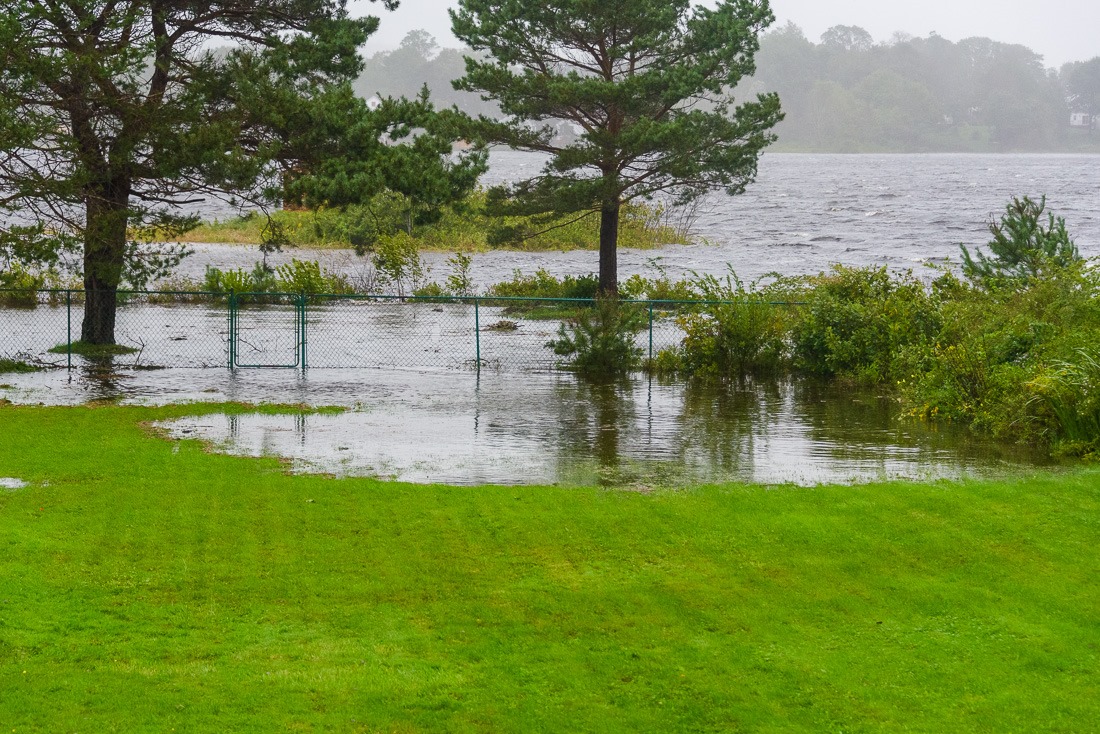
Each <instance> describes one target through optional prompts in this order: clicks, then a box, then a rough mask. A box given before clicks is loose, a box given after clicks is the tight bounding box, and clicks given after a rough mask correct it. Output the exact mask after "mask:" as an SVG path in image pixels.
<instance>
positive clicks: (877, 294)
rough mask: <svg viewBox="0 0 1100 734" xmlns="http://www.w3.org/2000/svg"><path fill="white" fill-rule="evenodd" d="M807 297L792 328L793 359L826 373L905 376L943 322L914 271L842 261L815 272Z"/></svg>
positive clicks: (878, 378)
mask: <svg viewBox="0 0 1100 734" xmlns="http://www.w3.org/2000/svg"><path fill="white" fill-rule="evenodd" d="M803 299H804V302H805V307H804V308H802V309H800V312H799V313H800V318H798V320H797V321H796V322H795V323H794V326H793V329H792V342H793V345H792V346H793V359H794V363H795V365H796V366H797V368H798V369H800V370H801V371H804V372H807V373H810V374H814V375H820V376H824V377H841V378H845V379H851V380H855V381H857V382H861V383H867V384H878V383H885V382H892V381H895V380H897V379H900V378H903V377H905V376H907V375H908V374H909V372H910V370H911V364H910V362H909V360H910V359H912V357H913V354H914V352H915V353H917V354H918V355H919V353H920V351H921V350H922V349H923V348H924V347H925V346H926V345H927V344H928V343H929V341H930V340H931V339H932V338H933V336H934V335H935V334H936V333H937V331H938V330H939V326H940V323H939V314H938V312H937V308H936V304H935V303H934V302H933V300H932V298H931V296H930V294H929V293H928V292H927V290H926V289H925V287H924V285H923V284H922V283H921V282H920V281H918V280H917V279H916V278H914V277H913V275H912V273H907V274H904V275H898V276H895V277H891V275H890V274H889V273H888V272H887V270H886V268H851V267H847V266H843V265H837V266H835V267H834V268H833V269H832V270H831V271H830V272H828V273H823V274H821V275H818V276H815V277H813V278H809V279H808V280H807V281H806V288H805V291H804V294H803Z"/></svg>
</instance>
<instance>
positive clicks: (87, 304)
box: [80, 178, 130, 344]
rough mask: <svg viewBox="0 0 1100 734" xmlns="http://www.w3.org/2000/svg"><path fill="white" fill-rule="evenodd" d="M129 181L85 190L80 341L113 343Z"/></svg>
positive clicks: (117, 180) (127, 208) (111, 182)
mask: <svg viewBox="0 0 1100 734" xmlns="http://www.w3.org/2000/svg"><path fill="white" fill-rule="evenodd" d="M129 203H130V181H129V180H128V179H125V178H114V179H111V180H109V181H108V182H107V183H105V184H103V185H101V186H98V187H96V188H95V189H94V190H93V191H92V192H91V193H89V195H88V198H87V203H86V209H85V211H86V215H87V222H86V223H85V232H84V291H85V294H84V295H85V300H84V321H83V323H82V324H81V326H80V340H81V341H82V342H84V343H86V344H114V343H115V313H116V311H117V307H118V301H117V293H118V285H119V282H120V281H121V280H122V267H123V264H124V261H125V257H126V225H127V220H128V212H129Z"/></svg>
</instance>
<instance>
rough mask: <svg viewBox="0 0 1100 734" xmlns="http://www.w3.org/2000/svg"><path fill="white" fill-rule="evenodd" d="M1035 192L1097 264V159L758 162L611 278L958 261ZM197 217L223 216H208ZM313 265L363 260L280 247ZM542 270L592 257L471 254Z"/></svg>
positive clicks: (510, 166)
mask: <svg viewBox="0 0 1100 734" xmlns="http://www.w3.org/2000/svg"><path fill="white" fill-rule="evenodd" d="M541 160H542V159H541V158H540V157H539V156H536V155H533V154H525V153H515V152H510V151H497V152H494V153H493V154H492V156H491V168H490V171H489V173H488V174H487V175H486V177H485V178H484V180H483V183H484V184H486V185H492V184H495V183H501V182H507V181H515V180H519V179H522V178H525V177H528V176H531V175H533V174H534V173H536V172H537V171H538V169H539V166H540V165H541V163H540V162H541ZM1044 194H1045V195H1046V196H1047V200H1048V207H1049V208H1050V210H1051V211H1053V212H1055V213H1056V214H1058V215H1059V216H1062V217H1065V219H1066V224H1067V227H1068V229H1069V231H1070V234H1071V235H1072V236H1073V237H1074V238H1075V239H1076V242H1077V245H1078V247H1079V248H1080V249H1081V252H1082V253H1083V254H1085V255H1087V256H1090V257H1092V256H1100V156H1095V155H956V154H944V155H789V154H788V155H765V156H764V157H763V158H762V160H761V162H760V175H759V178H758V180H757V182H756V183H755V184H753V185H751V186H750V187H749V188H748V190H747V191H746V193H745V194H744V195H742V196H737V197H729V196H725V195H714V196H712V197H711V198H710V199H708V200H707V201H706V202H705V203H704V204H703V205H702V206H701V207H700V209H699V211H698V212H697V215H698V216H697V217H696V218H695V219H694V222H693V226H692V231H693V233H694V234H695V236H696V237H697V238H698V239H699V241H700V243H701V244H696V245H689V246H676V247H668V248H664V249H662V250H624V251H622V252H621V253H620V265H619V269H620V273H621V275H622V277H623V278H626V277H629V276H630V275H631V274H634V273H641V274H646V275H652V274H653V272H654V271H653V269H652V267H651V264H652V261H653V260H654V258H659V263H660V265H661V266H662V267H663V268H665V269H666V270H667V271H668V273H669V275H671V276H672V277H674V278H684V277H689V276H690V274H691V273H692V272H693V271H694V272H699V273H715V274H719V273H724V272H725V270H726V268H727V266H730V267H732V268H734V269H735V270H736V271H737V272H738V274H739V275H740V276H741V277H742V278H743V279H746V280H752V279H754V278H757V277H759V276H762V275H764V274H766V273H769V272H773V271H774V272H780V273H783V274H784V275H799V274H807V273H810V274H812V273H818V272H821V271H822V270H826V269H828V268H829V267H830V266H832V265H833V264H835V263H844V264H847V265H859V266H862V265H885V266H887V267H890V268H892V269H896V270H905V269H916V270H918V271H920V270H921V269H922V268H923V267H924V265H926V264H943V263H945V262H946V261H948V260H949V259H950V260H954V261H958V259H959V244H966V245H968V246H970V247H972V248H973V246H982V245H984V244H985V243H986V242H988V240H989V232H988V230H987V224H988V222H989V221H990V218H991V217H994V216H999V215H1000V214H1001V213H1002V212H1003V211H1004V207H1005V205H1006V204H1007V203H1008V202H1009V201H1011V200H1012V198H1013V197H1017V196H1031V197H1033V198H1035V199H1038V198H1039V197H1041V196H1043V195H1044ZM204 213H205V214H206V215H207V216H215V215H218V216H222V217H223V218H224V217H226V216H232V215H233V212H232V211H230V210H219V209H216V208H213V209H209V210H208V211H206V212H204ZM194 250H195V254H194V256H193V257H191V258H190V259H189V260H187V261H185V263H184V266H183V271H184V272H187V273H188V274H190V275H192V276H195V277H201V275H202V273H203V272H204V270H205V267H206V266H207V265H215V266H217V267H222V268H236V267H244V268H250V267H251V266H252V264H253V263H255V262H256V261H257V260H258V259H259V257H260V255H259V252H258V251H257V250H256V249H255V248H244V247H240V246H228V247H227V246H219V245H196V246H195V247H194ZM291 257H298V258H309V259H317V260H319V261H321V262H322V263H324V264H325V266H326V267H328V268H329V269H331V270H334V271H338V272H343V273H345V274H347V275H349V276H350V277H352V278H356V277H360V276H362V275H363V272H364V268H366V263H365V261H364V260H363V259H361V258H357V257H356V256H355V255H354V254H352V253H351V252H348V251H338V252H333V251H324V250H320V251H317V250H302V249H298V250H288V251H287V252H286V253H283V254H281V255H276V256H274V259H275V261H276V262H283V261H287V260H289V259H290V258H291ZM447 257H448V256H447V255H446V254H440V253H429V254H427V255H426V256H425V258H424V259H425V261H426V262H427V263H428V265H429V266H430V267H431V268H432V277H434V278H435V279H436V280H439V281H442V280H443V279H445V278H446V275H447V273H448V267H447V265H446V262H445V261H446V259H447ZM540 267H541V268H545V269H547V270H548V271H550V272H551V273H554V274H555V275H559V276H560V275H564V274H573V275H576V274H584V273H590V272H595V271H596V270H597V257H596V253H594V252H538V253H532V252H489V253H482V254H478V255H475V256H474V265H473V270H472V276H473V278H474V280H475V282H476V283H477V284H478V285H479V286H481V287H484V286H487V285H490V284H493V283H497V282H499V281H501V280H506V279H508V278H510V277H511V275H512V272H513V271H514V270H520V271H522V272H525V273H530V272H533V271H534V270H536V269H537V268H540Z"/></svg>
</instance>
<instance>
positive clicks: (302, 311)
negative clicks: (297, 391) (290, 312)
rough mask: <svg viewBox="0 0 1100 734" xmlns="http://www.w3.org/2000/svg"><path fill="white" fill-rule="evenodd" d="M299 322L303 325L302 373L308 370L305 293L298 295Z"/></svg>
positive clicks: (301, 338) (301, 336)
mask: <svg viewBox="0 0 1100 734" xmlns="http://www.w3.org/2000/svg"><path fill="white" fill-rule="evenodd" d="M298 319H299V321H298V323H299V324H300V325H301V329H302V332H301V335H300V337H299V339H300V341H301V343H302V373H303V374H304V373H305V371H306V296H305V294H304V293H303V294H302V295H300V296H298Z"/></svg>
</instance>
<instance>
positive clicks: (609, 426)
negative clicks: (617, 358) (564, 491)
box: [555, 378, 638, 484]
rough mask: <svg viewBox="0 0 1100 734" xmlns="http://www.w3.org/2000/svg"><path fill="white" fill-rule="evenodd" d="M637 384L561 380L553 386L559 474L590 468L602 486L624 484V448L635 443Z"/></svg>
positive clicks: (610, 381) (626, 381)
mask: <svg viewBox="0 0 1100 734" xmlns="http://www.w3.org/2000/svg"><path fill="white" fill-rule="evenodd" d="M635 387H636V385H635V383H634V382H633V381H631V380H630V379H623V380H600V381H597V380H584V379H579V378H578V379H577V380H573V381H566V380H563V381H561V382H559V383H558V384H557V385H556V386H555V398H556V405H557V408H558V421H557V423H558V425H559V426H560V428H561V430H560V432H559V435H558V461H559V470H558V473H559V475H562V474H572V473H574V472H575V471H576V470H577V469H582V470H583V467H585V466H588V465H594V466H595V469H596V473H597V474H598V477H599V481H600V483H601V484H617V483H620V482H622V481H623V479H624V478H623V476H622V467H623V463H624V462H623V458H624V456H623V447H624V444H628V443H630V442H632V441H633V440H634V439H636V438H638V436H637V435H636V434H638V423H637V413H638V406H637V402H636V400H635V394H634V393H635Z"/></svg>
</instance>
